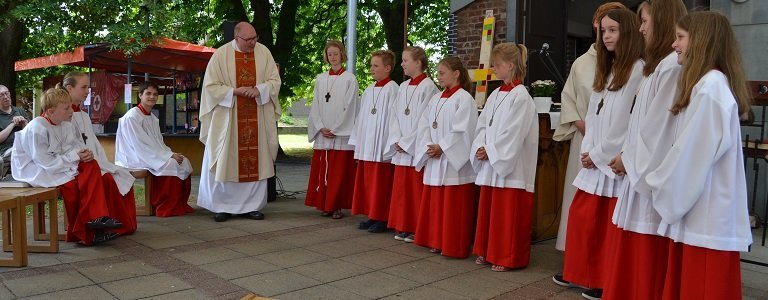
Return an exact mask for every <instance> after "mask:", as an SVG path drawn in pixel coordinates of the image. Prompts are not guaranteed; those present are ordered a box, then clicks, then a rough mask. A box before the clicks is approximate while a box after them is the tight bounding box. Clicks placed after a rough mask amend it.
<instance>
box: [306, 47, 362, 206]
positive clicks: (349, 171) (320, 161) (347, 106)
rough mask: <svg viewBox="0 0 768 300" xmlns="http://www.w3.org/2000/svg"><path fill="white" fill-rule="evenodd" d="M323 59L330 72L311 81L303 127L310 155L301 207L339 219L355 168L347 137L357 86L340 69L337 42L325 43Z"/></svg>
mask: <svg viewBox="0 0 768 300" xmlns="http://www.w3.org/2000/svg"><path fill="white" fill-rule="evenodd" d="M323 58H324V59H325V62H326V63H328V64H329V65H330V69H329V70H328V72H324V73H321V74H319V75H317V78H316V79H315V93H314V98H313V99H312V108H311V109H310V113H309V124H308V125H307V130H308V132H309V133H308V136H309V141H310V142H314V146H313V147H312V148H313V149H314V153H313V154H312V166H311V167H310V169H309V185H308V187H307V198H306V200H305V201H304V204H305V205H307V206H312V207H315V208H316V209H317V210H319V211H321V212H322V213H321V215H322V216H324V217H328V216H331V217H332V218H333V219H341V218H342V217H343V216H344V215H343V214H342V212H341V209H349V208H352V192H353V191H354V187H353V186H352V185H351V184H354V182H355V180H354V178H355V168H356V167H357V165H356V163H355V157H354V156H355V147H354V146H352V145H350V144H349V136H350V135H351V134H352V130H353V129H354V128H355V117H357V106H358V101H359V100H358V85H357V79H356V78H355V74H352V73H351V72H348V71H346V70H344V67H343V66H342V65H341V64H342V62H344V61H345V60H346V59H347V57H346V56H345V55H344V45H343V44H342V43H341V42H339V41H328V42H327V43H326V45H325V49H323Z"/></svg>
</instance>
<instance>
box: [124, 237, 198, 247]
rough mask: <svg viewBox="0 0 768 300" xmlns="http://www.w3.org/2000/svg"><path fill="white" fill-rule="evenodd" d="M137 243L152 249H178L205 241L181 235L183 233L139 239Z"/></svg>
mask: <svg viewBox="0 0 768 300" xmlns="http://www.w3.org/2000/svg"><path fill="white" fill-rule="evenodd" d="M135 241H137V242H139V243H140V244H142V245H145V246H147V247H150V248H152V249H162V248H170V247H178V246H183V245H189V244H195V243H201V242H203V240H201V239H197V238H193V237H191V236H188V235H185V234H181V233H179V234H174V235H166V236H156V237H150V238H146V239H139V240H135Z"/></svg>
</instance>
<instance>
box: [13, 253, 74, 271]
mask: <svg viewBox="0 0 768 300" xmlns="http://www.w3.org/2000/svg"><path fill="white" fill-rule="evenodd" d="M60 263H61V261H59V260H58V259H56V255H51V254H50V253H29V254H28V256H27V267H45V266H53V265H58V264H60ZM10 270H12V269H10Z"/></svg>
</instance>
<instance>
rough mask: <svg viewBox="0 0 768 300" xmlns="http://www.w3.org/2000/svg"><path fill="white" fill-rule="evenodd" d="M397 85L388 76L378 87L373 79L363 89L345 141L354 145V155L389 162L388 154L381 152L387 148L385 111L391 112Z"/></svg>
mask: <svg viewBox="0 0 768 300" xmlns="http://www.w3.org/2000/svg"><path fill="white" fill-rule="evenodd" d="M397 89H398V86H397V83H395V82H394V81H391V80H390V81H388V82H387V83H386V84H384V85H383V86H381V87H379V86H377V84H376V83H373V84H371V85H370V86H368V88H366V89H365V92H363V98H362V102H361V103H360V112H359V113H358V115H357V120H356V121H355V130H354V131H353V132H352V136H350V137H349V144H350V145H353V146H355V159H357V160H364V161H370V162H389V161H390V159H391V158H392V156H391V155H386V154H385V153H386V152H387V149H388V148H389V147H388V146H387V136H388V134H389V118H390V116H389V115H390V114H392V113H394V104H395V101H396V100H397ZM374 112H375V113H374Z"/></svg>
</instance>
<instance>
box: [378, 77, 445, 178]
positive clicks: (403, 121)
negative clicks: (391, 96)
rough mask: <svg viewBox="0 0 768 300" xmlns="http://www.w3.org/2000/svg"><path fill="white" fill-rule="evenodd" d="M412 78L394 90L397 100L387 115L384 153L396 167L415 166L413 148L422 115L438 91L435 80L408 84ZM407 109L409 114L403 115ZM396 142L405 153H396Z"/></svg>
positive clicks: (414, 147)
mask: <svg viewBox="0 0 768 300" xmlns="http://www.w3.org/2000/svg"><path fill="white" fill-rule="evenodd" d="M412 80H413V79H408V80H406V81H405V82H403V83H402V84H400V88H399V89H398V91H397V101H396V102H395V105H394V111H393V112H392V114H391V115H390V116H391V118H390V122H389V124H390V125H389V137H388V138H387V145H389V148H388V149H387V154H386V155H387V156H392V164H394V165H397V166H415V165H416V164H415V162H414V161H413V156H414V154H415V151H416V138H417V136H418V130H417V129H418V125H419V119H420V117H421V114H422V113H423V112H424V109H425V108H426V107H427V103H429V99H431V98H432V97H433V96H434V95H435V94H437V93H438V92H439V90H438V89H437V86H436V85H435V83H434V82H433V81H432V79H430V78H429V77H427V78H424V79H422V80H421V82H419V83H418V84H416V85H411V81H412ZM406 109H407V110H408V114H407V115H406V114H405V111H406ZM395 144H399V145H400V147H401V148H402V149H403V150H404V151H405V152H398V151H397V148H396V147H395Z"/></svg>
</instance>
